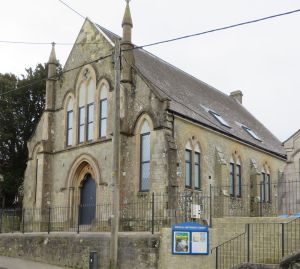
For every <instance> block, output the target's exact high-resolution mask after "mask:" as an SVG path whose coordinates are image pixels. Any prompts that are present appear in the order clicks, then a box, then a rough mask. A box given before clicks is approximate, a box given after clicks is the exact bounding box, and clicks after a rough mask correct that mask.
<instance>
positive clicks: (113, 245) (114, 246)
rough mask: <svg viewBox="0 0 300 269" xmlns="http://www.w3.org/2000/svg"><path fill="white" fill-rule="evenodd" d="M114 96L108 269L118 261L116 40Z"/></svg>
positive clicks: (117, 51)
mask: <svg viewBox="0 0 300 269" xmlns="http://www.w3.org/2000/svg"><path fill="white" fill-rule="evenodd" d="M114 64H115V66H114V69H115V94H114V127H113V156H112V196H113V197H112V198H113V212H112V218H111V220H112V226H111V237H110V269H116V268H117V261H118V233H119V212H120V189H119V185H120V161H119V160H120V79H121V65H120V41H119V40H116V43H115V55H114Z"/></svg>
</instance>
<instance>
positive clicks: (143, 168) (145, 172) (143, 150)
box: [140, 120, 151, 191]
mask: <svg viewBox="0 0 300 269" xmlns="http://www.w3.org/2000/svg"><path fill="white" fill-rule="evenodd" d="M150 159H151V155H150V127H149V124H148V122H147V121H146V120H145V121H144V122H143V125H142V128H141V134H140V191H149V185H150V184H149V183H150V182H149V181H150Z"/></svg>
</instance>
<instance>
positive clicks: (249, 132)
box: [242, 125, 262, 142]
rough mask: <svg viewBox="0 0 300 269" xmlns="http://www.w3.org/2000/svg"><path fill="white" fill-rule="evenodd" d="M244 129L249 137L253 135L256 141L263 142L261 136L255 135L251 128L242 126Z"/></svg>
mask: <svg viewBox="0 0 300 269" xmlns="http://www.w3.org/2000/svg"><path fill="white" fill-rule="evenodd" d="M242 127H243V129H244V130H245V131H246V132H247V133H248V134H249V135H251V136H252V137H253V138H254V139H255V140H258V141H260V142H261V141H262V140H261V139H260V138H259V136H258V135H257V134H256V133H254V131H253V130H251V129H250V128H248V127H247V126H244V125H243V126H242Z"/></svg>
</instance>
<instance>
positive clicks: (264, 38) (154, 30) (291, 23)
mask: <svg viewBox="0 0 300 269" xmlns="http://www.w3.org/2000/svg"><path fill="white" fill-rule="evenodd" d="M0 2H1V13H0V14H1V15H0V25H1V26H0V40H14V41H32V42H52V41H55V42H71V43H72V42H74V41H75V39H76V36H77V34H78V32H79V30H80V28H81V25H82V23H83V19H82V18H81V17H80V16H78V15H76V14H75V13H73V12H72V11H71V10H69V9H68V8H67V7H65V6H64V5H63V4H62V3H60V2H59V1H58V0H42V1H41V0H26V1H21V0H9V1H4V0H0ZM65 2H66V3H68V4H69V5H71V6H72V7H73V8H74V9H76V10H77V11H78V12H80V13H81V14H83V15H84V16H87V17H89V18H90V19H91V20H93V21H94V22H97V23H99V24H100V25H102V26H104V27H106V28H107V29H109V30H111V31H113V32H115V33H117V34H119V35H120V34H121V30H122V28H121V21H122V16H123V12H124V7H125V1H123V0H84V1H83V0H65ZM299 8H300V1H299V0H263V1H262V0H227V1H221V0H206V1H204V0H184V1H180V0H132V1H131V11H132V17H133V23H134V29H133V41H134V43H136V44H138V45H142V44H147V43H151V42H155V41H160V40H164V39H168V38H173V37H177V36H181V35H186V34H192V33H196V32H201V31H205V30H210V29H213V28H218V27H222V26H227V25H230V24H235V23H239V22H243V21H247V20H252V19H256V18H260V17H265V16H269V15H272V14H277V13H282V12H286V11H290V10H294V9H299ZM50 49H51V47H50V45H39V46H33V45H31V46H29V45H11V44H2V43H0V73H6V72H11V73H15V74H18V75H19V74H22V73H24V70H25V68H26V67H35V65H36V64H37V63H39V62H42V63H44V62H46V61H47V59H48V57H49V53H50ZM70 49H71V46H57V48H56V53H57V57H58V59H59V60H60V62H61V63H62V64H64V63H65V60H66V58H67V56H68V54H69V52H70ZM147 50H149V51H150V52H152V53H154V54H156V55H157V56H159V57H161V58H163V59H164V60H166V61H168V62H170V63H172V64H174V65H175V66H177V67H179V68H181V69H183V70H184V71H186V72H188V73H190V74H192V75H194V76H195V77H197V78H199V79H201V80H202V81H205V82H206V83H208V84H210V85H212V86H214V87H216V88H217V89H219V90H221V91H223V92H225V93H227V94H229V93H230V92H231V91H234V90H242V91H243V93H244V105H245V106H246V108H247V109H248V110H250V111H251V112H252V113H253V114H254V115H255V116H256V117H257V118H258V119H259V120H260V121H261V122H262V123H263V124H264V125H265V126H266V127H267V128H269V129H270V130H271V131H272V132H273V133H274V134H275V135H276V136H277V137H278V138H279V139H280V140H281V141H283V140H285V139H287V138H288V137H289V136H290V135H292V134H293V133H294V132H295V131H296V130H298V129H299V128H300V121H299V115H300V106H299V100H300V13H296V14H292V15H289V16H285V17H280V18H277V19H273V20H269V21H265V22H260V23H257V24H253V25H248V26H242V27H240V28H235V29H231V30H226V31H222V32H217V33H212V34H208V35H204V36H200V37H194V38H190V39H185V40H182V41H177V42H173V43H168V44H164V45H159V46H155V47H151V48H147Z"/></svg>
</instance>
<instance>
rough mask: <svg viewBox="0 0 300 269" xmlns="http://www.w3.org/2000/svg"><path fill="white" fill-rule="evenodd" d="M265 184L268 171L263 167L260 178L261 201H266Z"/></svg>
mask: <svg viewBox="0 0 300 269" xmlns="http://www.w3.org/2000/svg"><path fill="white" fill-rule="evenodd" d="M265 184H266V172H265V170H264V169H262V171H261V179H260V201H261V202H262V203H264V202H265V199H266V188H265Z"/></svg>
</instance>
